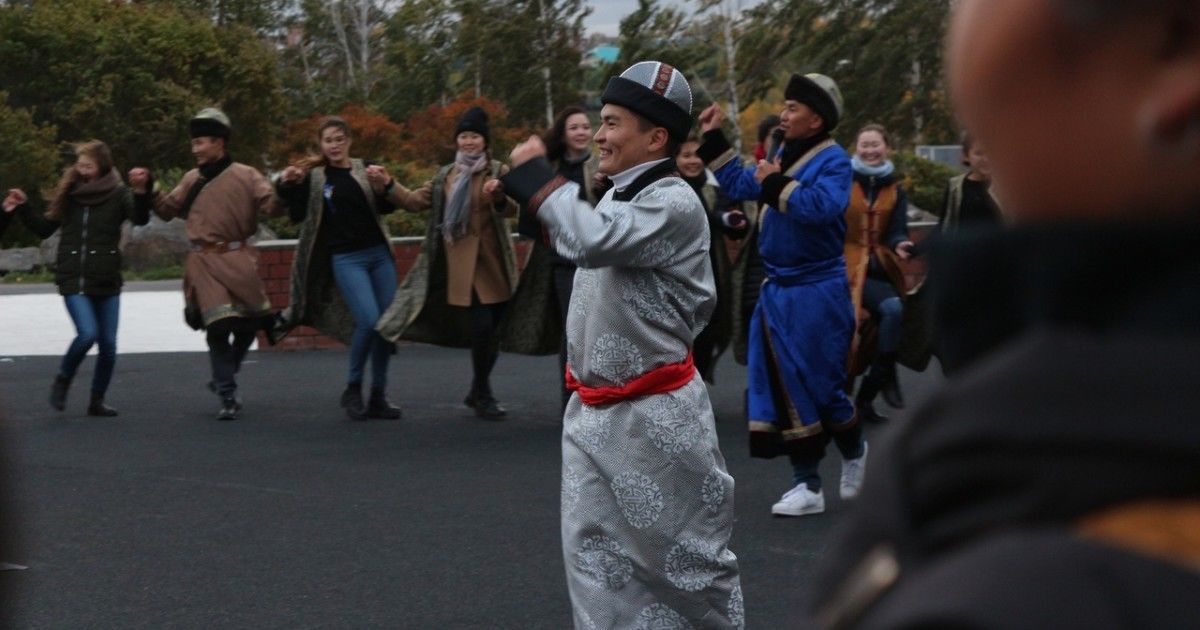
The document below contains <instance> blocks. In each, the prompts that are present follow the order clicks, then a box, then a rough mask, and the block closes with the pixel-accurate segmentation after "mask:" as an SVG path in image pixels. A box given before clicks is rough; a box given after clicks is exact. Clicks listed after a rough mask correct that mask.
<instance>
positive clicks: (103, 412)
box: [87, 391, 117, 418]
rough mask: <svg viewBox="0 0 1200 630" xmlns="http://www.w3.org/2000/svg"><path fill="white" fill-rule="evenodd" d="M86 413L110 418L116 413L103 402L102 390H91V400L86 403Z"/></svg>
mask: <svg viewBox="0 0 1200 630" xmlns="http://www.w3.org/2000/svg"><path fill="white" fill-rule="evenodd" d="M87 414H88V415H89V416H97V417H100V418H111V417H113V416H115V415H117V410H116V409H113V408H112V407H109V406H108V405H106V404H104V392H95V391H94V392H92V401H91V402H90V403H88V410H87Z"/></svg>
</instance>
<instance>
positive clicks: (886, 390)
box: [872, 352, 904, 409]
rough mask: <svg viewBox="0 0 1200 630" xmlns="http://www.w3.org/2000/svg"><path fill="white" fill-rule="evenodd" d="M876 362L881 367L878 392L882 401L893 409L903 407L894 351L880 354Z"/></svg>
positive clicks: (902, 395) (902, 396)
mask: <svg viewBox="0 0 1200 630" xmlns="http://www.w3.org/2000/svg"><path fill="white" fill-rule="evenodd" d="M878 362H879V363H880V365H881V367H882V372H881V374H880V376H881V379H880V383H881V387H880V392H881V393H882V394H883V400H884V402H886V403H887V404H888V405H890V406H891V407H892V408H894V409H903V408H904V394H903V393H901V391H900V379H899V377H897V375H896V353H894V352H890V353H888V354H883V355H880V356H879V359H878ZM872 369H873V368H872Z"/></svg>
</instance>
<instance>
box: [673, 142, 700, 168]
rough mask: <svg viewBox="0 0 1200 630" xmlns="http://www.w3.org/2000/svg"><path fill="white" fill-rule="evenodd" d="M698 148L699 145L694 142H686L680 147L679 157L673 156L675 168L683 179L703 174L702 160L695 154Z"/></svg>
mask: <svg viewBox="0 0 1200 630" xmlns="http://www.w3.org/2000/svg"><path fill="white" fill-rule="evenodd" d="M699 148H700V143H699V142H697V141H695V140H688V141H687V142H684V143H683V144H682V145H680V147H679V155H677V156H675V166H677V167H678V168H679V173H680V174H681V175H683V176H684V177H699V176H700V175H701V174H703V173H704V160H702V159H700V155H699V154H698V153H696V151H697V150H698V149H699Z"/></svg>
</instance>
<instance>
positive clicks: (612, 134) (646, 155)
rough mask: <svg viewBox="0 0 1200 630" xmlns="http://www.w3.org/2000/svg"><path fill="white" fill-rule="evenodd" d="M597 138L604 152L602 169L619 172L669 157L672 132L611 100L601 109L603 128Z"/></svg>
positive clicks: (612, 173) (605, 172)
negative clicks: (668, 148)
mask: <svg viewBox="0 0 1200 630" xmlns="http://www.w3.org/2000/svg"><path fill="white" fill-rule="evenodd" d="M594 140H595V141H596V147H597V149H598V150H599V152H600V166H599V169H598V170H599V171H600V172H601V173H603V174H605V175H616V174H618V173H622V172H624V171H627V170H629V169H631V168H633V167H635V166H637V165H638V164H643V163H645V162H650V161H653V160H656V159H659V158H663V157H666V147H667V140H668V136H667V130H666V129H663V128H662V127H655V126H653V125H651V124H650V123H649V122H647V121H645V120H644V119H642V118H640V117H639V116H638V115H637V114H635V113H633V112H632V111H630V110H629V109H626V108H624V107H621V106H620V105H613V104H611V103H610V104H608V105H605V106H604V109H602V110H600V129H599V130H597V131H596V136H595V138H594Z"/></svg>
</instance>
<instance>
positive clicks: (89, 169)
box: [74, 140, 113, 181]
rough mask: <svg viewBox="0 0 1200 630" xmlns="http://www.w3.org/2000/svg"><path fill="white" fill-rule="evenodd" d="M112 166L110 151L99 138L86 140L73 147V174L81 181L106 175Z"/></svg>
mask: <svg viewBox="0 0 1200 630" xmlns="http://www.w3.org/2000/svg"><path fill="white" fill-rule="evenodd" d="M112 167H113V158H112V151H111V150H110V149H109V148H108V145H107V144H104V143H103V142H101V141H99V140H88V141H87V142H84V143H82V144H80V145H78V146H76V147H75V166H74V169H75V174H76V175H77V176H78V177H79V179H80V180H82V181H91V180H93V179H96V178H97V177H101V176H103V175H107V174H108V172H109V171H111V170H112Z"/></svg>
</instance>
